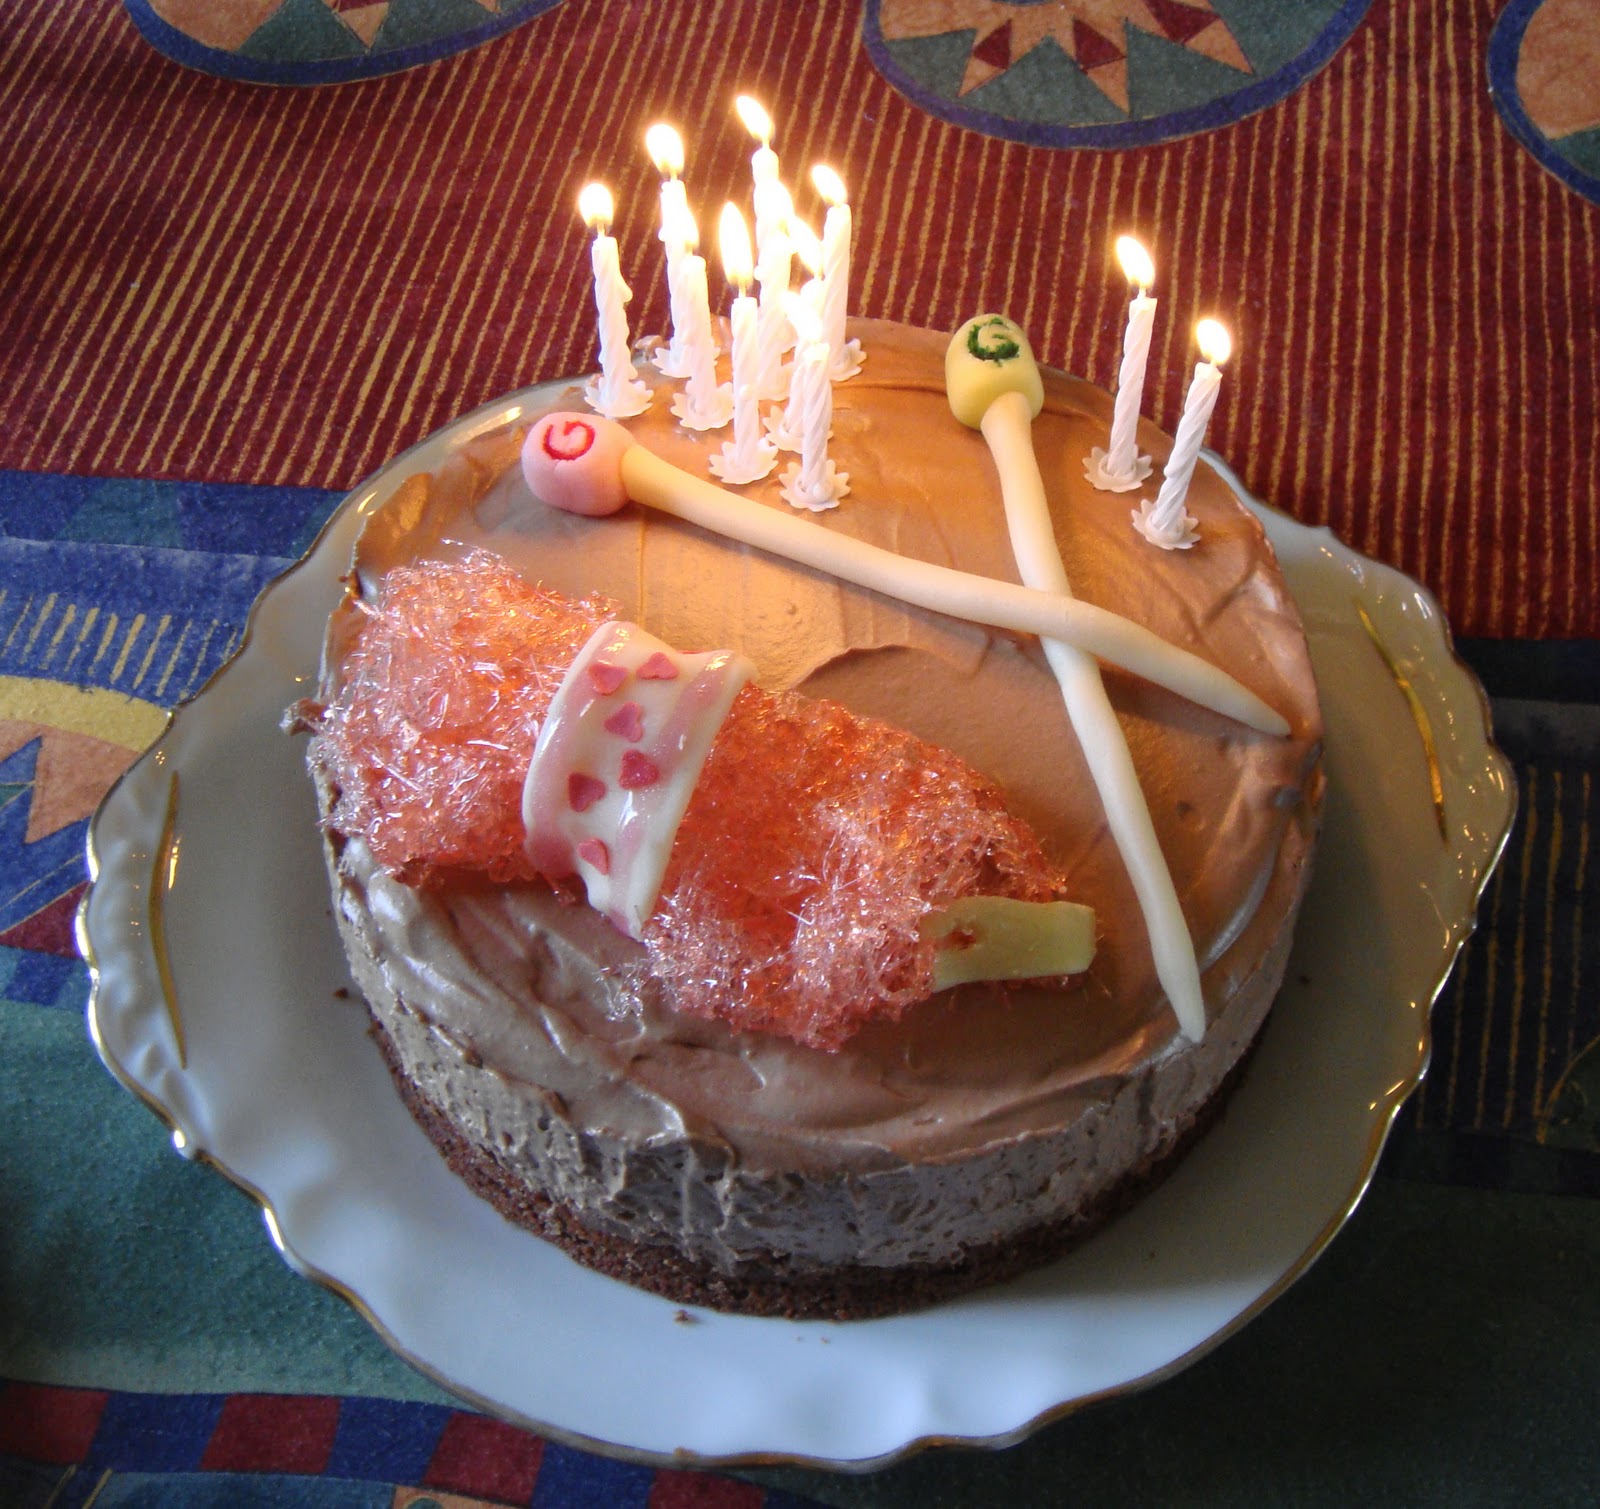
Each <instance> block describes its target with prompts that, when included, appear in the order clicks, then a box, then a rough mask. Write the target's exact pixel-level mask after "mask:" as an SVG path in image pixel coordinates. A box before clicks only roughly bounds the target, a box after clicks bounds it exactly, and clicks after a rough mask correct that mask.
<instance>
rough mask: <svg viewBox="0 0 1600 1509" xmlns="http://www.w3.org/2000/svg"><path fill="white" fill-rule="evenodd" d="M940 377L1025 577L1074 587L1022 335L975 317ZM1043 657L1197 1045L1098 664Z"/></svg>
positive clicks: (1068, 656)
mask: <svg viewBox="0 0 1600 1509" xmlns="http://www.w3.org/2000/svg"><path fill="white" fill-rule="evenodd" d="M980 322H981V323H980ZM991 324H993V325H994V326H995V327H996V328H997V329H998V330H999V334H998V335H996V333H995V331H994V330H989V329H988V327H989V326H990V325H991ZM969 330H971V331H972V334H973V341H972V343H971V344H968V342H967V336H968V332H969ZM986 332H987V333H986ZM996 353H998V354H996ZM945 371H946V378H947V381H948V383H949V387H950V398H951V408H952V409H953V410H954V411H955V413H956V416H957V418H959V419H961V420H962V422H963V423H966V424H971V423H973V416H974V414H976V415H977V426H978V428H979V430H981V432H982V434H983V438H984V439H985V440H986V441H987V442H988V445H989V451H990V454H991V455H993V457H994V463H995V469H996V470H997V471H998V472H999V474H1000V492H1001V497H1002V499H1003V501H1004V504H1005V511H1006V525H1007V527H1008V528H1009V530H1010V532H1011V550H1012V554H1013V555H1014V556H1015V557H1016V561H1017V569H1018V570H1019V571H1020V572H1021V574H1022V579H1023V581H1024V582H1026V583H1027V584H1028V585H1029V586H1030V587H1035V588H1038V589H1040V590H1042V591H1045V592H1053V593H1060V594H1062V595H1063V596H1066V595H1070V593H1071V591H1072V588H1071V586H1070V584H1069V583H1068V581H1067V573H1066V568H1065V567H1064V566H1063V565H1062V564H1061V552H1060V550H1059V549H1058V548H1057V546H1056V537H1055V528H1054V525H1053V524H1052V522H1051V519H1050V504H1049V500H1048V498H1047V497H1046V495H1045V489H1044V479H1043V477H1041V476H1040V474H1039V462H1038V458H1037V456H1036V455H1035V454H1034V449H1033V418H1034V415H1035V414H1036V413H1037V412H1038V409H1039V408H1040V406H1041V405H1042V403H1043V399H1044V394H1043V389H1042V386H1041V383H1040V378H1039V375H1038V368H1037V367H1036V366H1035V365H1034V361H1033V353H1032V352H1031V351H1030V350H1029V349H1028V345H1027V338H1026V337H1025V336H1024V335H1023V334H1022V332H1021V331H1020V330H1018V329H1017V328H1016V327H1014V326H1012V325H1011V324H1010V322H1009V321H999V320H996V318H995V317H994V316H979V317H978V321H969V322H968V324H967V325H965V326H963V327H962V329H961V330H960V331H958V332H957V335H956V338H955V339H954V340H953V341H952V342H951V345H950V352H949V355H948V356H947V358H946V367H945ZM958 388H959V390H960V391H958ZM1044 653H1045V658H1046V660H1048V661H1049V663H1050V669H1051V671H1052V672H1054V674H1055V678H1056V684H1057V685H1058V686H1059V687H1060V688H1061V697H1062V700H1063V701H1064V702H1065V703H1066V708H1067V716H1068V718H1069V719H1070V720H1071V722H1072V726H1073V729H1074V730H1075V732H1076V733H1077V735H1078V742H1079V743H1080V744H1081V745H1082V747H1083V753H1084V758H1085V759H1086V760H1087V761H1088V765H1089V772H1090V774H1091V775H1092V776H1093V778H1094V783H1095V786H1096V788H1097V789H1098V790H1099V792H1100V800H1101V804H1102V805H1103V806H1104V808H1105V813H1106V822H1107V824H1108V825H1109V827H1110V829H1111V835H1112V837H1113V838H1114V839H1115V840H1116V844H1117V849H1118V852H1119V853H1120V854H1121V855H1122V862H1123V863H1124V864H1125V865H1126V866H1127V868H1128V875H1129V878H1130V879H1131V880H1132V881H1133V889H1134V893H1135V895H1136V896H1137V897H1138V900H1139V909H1140V911H1141V912H1143V914H1144V920H1145V929H1146V931H1147V932H1148V933H1149V935H1150V949H1151V953H1152V954H1153V955H1154V958H1155V966H1156V976H1157V978H1158V979H1159V980H1160V981H1161V985H1162V988H1163V989H1164V990H1165V991H1166V993H1167V999H1168V1000H1169V1001H1170V1002H1171V1003H1172V1010H1173V1013H1174V1014H1175V1015H1176V1016H1177V1019H1178V1027H1179V1030H1180V1031H1181V1032H1182V1033H1183V1035H1184V1036H1185V1037H1187V1038H1189V1039H1190V1040H1191V1041H1192V1042H1199V1041H1200V1039H1201V1038H1203V1037H1204V1036H1205V1030H1206V1008H1205V998H1204V995H1203V994H1202V992H1201V988H1200V968H1199V964H1198V962H1197V961H1196V959H1195V952H1194V941H1193V939H1191V938H1190V936H1189V927H1188V924H1187V923H1186V922H1185V921H1184V916H1183V909H1182V907H1180V906H1179V904H1178V893H1177V890H1176V889H1175V887H1174V886H1173V883H1172V873H1171V871H1170V870H1169V869H1168V867H1167V861H1166V857H1165V856H1164V855H1163V854H1162V852H1161V845H1160V842H1159V841H1158V840H1157V838H1156V830H1155V824H1154V823H1152V822H1151V820H1150V807H1149V804H1148V803H1147V802H1146V801H1145V798H1144V792H1143V790H1142V789H1141V788H1140V786H1139V775H1138V772H1137V771H1136V770H1135V769H1134V766H1133V756H1132V754H1131V753H1130V752H1129V750H1128V741H1127V739H1126V738H1124V737H1123V733H1122V726H1121V725H1120V724H1119V723H1118V722H1117V715H1116V712H1115V711H1114V710H1113V708H1112V706H1111V699H1110V698H1109V697H1107V695H1106V689H1105V683H1104V682H1103V681H1102V680H1101V679H1100V668H1099V666H1098V665H1096V664H1095V662H1094V660H1093V658H1092V657H1090V656H1089V655H1086V654H1084V653H1083V651H1082V650H1079V649H1076V648H1074V647H1073V646H1072V645H1069V644H1066V643H1063V642H1062V641H1061V640H1059V639H1046V640H1045V641H1044Z"/></svg>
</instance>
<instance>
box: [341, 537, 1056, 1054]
mask: <svg viewBox="0 0 1600 1509" xmlns="http://www.w3.org/2000/svg"><path fill="white" fill-rule="evenodd" d="M368 614H369V619H368V622H367V624H366V626H365V628H364V630H363V632H362V634H361V637H360V641H359V643H358V645H357V647H356V649H355V650H354V651H353V652H352V653H351V654H350V656H349V657H348V658H347V660H346V662H345V664H344V667H343V670H344V684H343V687H342V690H341V693H340V695H339V697H338V699H337V700H336V701H335V702H334V703H333V704H332V705H330V707H329V708H328V710H327V713H326V715H325V717H324V720H323V724H322V729H321V732H320V735H319V737H320V738H321V739H322V740H323V741H324V744H325V746H326V749H325V757H326V758H327V760H328V763H329V765H330V768H331V769H332V771H333V773H334V775H335V778H336V780H337V782H338V784H339V787H340V796H339V799H338V802H337V805H336V806H335V808H334V811H333V814H332V819H331V822H332V826H334V827H335V828H337V829H339V830H341V831H343V832H346V833H359V834H361V835H362V836H363V837H364V838H365V839H366V841H367V843H368V846H369V847H370V848H371V849H372V851H373V854H374V857H375V858H376V859H377V861H378V863H379V864H380V865H382V866H383V868H384V869H386V870H388V871H389V872H390V873H392V874H394V875H395V876H397V877H398V878H400V879H402V880H405V881H407V882H408V883H424V884H425V883H428V882H429V881H432V880H436V879H439V878H442V877H443V876H445V875H447V874H448V873H449V872H451V871H457V870H462V869H472V870H480V871H485V872H487V873H488V874H489V875H490V876H492V877H493V878H495V879H497V880H502V881H504V880H514V879H527V878H532V870H531V867H530V865H529V863H528V861H527V858H526V856H525V855H524V853H523V830H522V819H521V799H522V783H523V778H524V777H525V775H526V773H527V766H528V760H529V758H530V756H531V754H532V751H533V746H534V742H535V740H536V738H537V735H538V729H539V724H540V721H541V720H542V718H543V717H544V714H545V711H546V709H547V708H548V706H549V703H550V699H551V697H552V696H553V695H554V694H555V691H556V688H557V687H558V686H559V685H560V683H561V678H562V676H563V675H564V674H565V670H566V667H567V665H568V664H569V663H570V662H571V661H572V659H573V658H574V657H575V656H576V654H577V652H578V650H579V649H580V648H581V647H582V645H583V644H584V642H585V641H586V640H587V639H588V637H589V635H590V634H591V632H592V631H593V629H594V627H595V625H596V624H597V623H599V622H600V621H602V620H603V619H604V618H605V617H607V616H609V607H608V605H606V604H605V603H603V602H599V601H593V600H591V601H588V602H584V603H579V604H575V603H572V602H570V601H569V600H567V599H565V598H563V597H561V596H559V595H558V594H555V593H551V592H545V591H543V590H541V589H538V588H535V587H532V586H530V585H528V583H526V582H525V581H524V580H523V579H522V578H521V577H520V576H518V575H517V574H516V573H515V572H513V571H511V569H510V568H509V567H507V566H506V565H505V564H504V563H503V562H501V561H499V560H498V559H497V558H496V557H493V556H490V555H488V554H486V553H474V554H473V555H471V556H469V557H467V558H466V559H465V560H464V561H463V562H461V563H460V564H458V565H453V566H445V565H423V566H415V567H408V568H404V569H401V570H396V571H393V572H391V573H390V574H389V576H388V577H387V578H386V579H385V582H384V586H383V592H382V595H381V597H380V599H379V601H378V602H377V603H376V604H375V605H373V606H371V607H370V608H369V609H368ZM706 648H720V647H719V646H708V647H706ZM1061 891H1062V888H1061V885H1060V882H1059V877H1058V876H1057V875H1056V874H1055V873H1054V872H1053V871H1052V869H1051V867H1050V866H1049V864H1048V862H1047V861H1046V859H1045V857H1044V855H1043V852H1042V851H1041V849H1040V847H1039V844H1038V840H1037V839H1036V838H1035V837H1034V835H1033V833H1032V832H1031V830H1029V829H1028V828H1027V827H1026V826H1025V825H1024V824H1022V823H1021V822H1020V821H1018V820H1017V819H1016V818H1014V817H1012V816H1011V815H1010V814H1009V813H1008V812H1007V811H1006V810H1005V807H1004V804H1003V801H1002V798H1001V796H1000V793H999V791H998V790H997V788H996V787H995V786H994V785H993V784H992V783H991V782H990V781H988V780H987V779H986V778H985V777H983V776H981V775H979V774H978V773H977V772H976V771H974V770H972V769H970V768H969V767H968V766H966V765H965V764H963V763H962V762H961V761H960V760H958V759H957V758H956V757H955V756H954V755H951V754H949V753H948V752H946V751H944V750H941V749H938V748H935V747H933V746H931V745H928V744H925V743H923V742H922V741H921V740H920V739H917V738H915V737H914V736H912V735H910V734H907V733H904V732H902V731H901V730H899V729H896V728H893V727H890V726H889V725H886V724H883V723H879V722H877V721H875V720H873V719H869V718H862V717H857V716H856V715H854V714H852V713H850V712H848V711H847V710H846V709H844V708H842V707H839V706H837V705H835V704H833V703H827V702H817V701H812V700H810V699H807V698H804V697H801V696H798V695H796V694H793V693H784V694H780V695H777V696H774V695H771V694H768V693H766V692H763V691H761V690H759V689H758V688H756V687H753V686H747V687H745V688H744V690H743V691H741V692H740V693H739V696H738V697H737V699H736V700H735V702H734V705H733V709H732V711H731V712H730V713H729V715H728V718H727V720H726V722H725V723H724V724H723V726H722V729H721V730H720V732H719V733H718V735H717V739H716V742H715V744H714V745H713V747H712V750H711V754H710V756H709V757H708V759H707V761H706V764H705V768H704V769H703V771H702V772H701V777H700V780H699V783H698V784H697V786H696V788H695V793H694V796H693V798H692V799H691V801H690V803H689V808H688V811H687V812H686V814H685V815H684V819H683V822H682V825H681V827H680V828H679V830H678V837H677V840H676V842H675V844H674V847H673V850H672V858H671V860H670V862H669V864H668V868H667V873H666V877H665V880H664V882H663V885H662V891H661V895H660V898H659V900H658V902H657V906H656V910H655V913H654V914H653V915H652V917H651V919H650V921H649V922H648V924H647V925H646V927H645V930H644V938H643V942H644V945H645V948H646V950H647V951H648V954H649V961H650V973H651V974H652V975H653V976H654V977H655V978H656V979H657V980H658V981H660V982H661V983H662V984H663V985H664V986H666V988H667V989H668V991H669V992H670V997H671V1000H672V1003H673V1005H674V1006H675V1007H677V1008H678V1009H680V1010H686V1011H690V1012H693V1013H696V1014H698V1015H703V1016H712V1017H718V1018H721V1019H723V1020H725V1021H727V1022H728V1023H730V1024H731V1025H733V1026H735V1027H738V1028H744V1029H750V1030H755V1031H762V1032H773V1033H781V1034H783V1035H785V1036H788V1037H791V1038H793V1039H795V1040H796V1041H798V1042H801V1043H804V1044H806V1045H808V1046H811V1047H817V1048H824V1049H834V1048H837V1047H839V1046H840V1045H842V1044H843V1043H844V1042H845V1041H847V1040H848V1039H849V1038H850V1037H851V1036H852V1035H853V1034H854V1033H855V1032H856V1031H858V1030H859V1029H860V1028H861V1027H863V1026H864V1025H865V1024H866V1023H867V1022H868V1021H869V1020H870V1019H872V1018H873V1017H877V1016H887V1017H889V1018H894V1017H898V1016H899V1015H901V1014H902V1013H903V1012H904V1011H905V1010H906V1009H907V1008H909V1007H910V1006H911V1005H913V1004H914V1003H915V1002H917V1001H920V1000H922V999H924V998H925V997H926V996H927V995H929V994H930V993H931V990H932V965H933V944H932V943H931V942H928V941H926V940H924V939H922V938H921V937H919V935H918V926H917V924H918V922H919V920H920V919H921V918H922V917H923V916H924V915H925V914H926V913H927V912H928V910H929V909H930V908H931V907H934V906H937V905H938V904H939V903H941V902H944V901H949V900H953V899H955V898H956V897H958V896H964V895H975V894H981V895H1006V896H1015V897H1018V898H1021V899H1024V900H1031V901H1042V900H1049V899H1053V898H1054V897H1056V896H1059V895H1060V894H1061Z"/></svg>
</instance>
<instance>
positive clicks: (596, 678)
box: [589, 660, 642, 697]
mask: <svg viewBox="0 0 1600 1509" xmlns="http://www.w3.org/2000/svg"><path fill="white" fill-rule="evenodd" d="M641 674H642V673H641ZM627 679H628V671H627V667H626V666H620V665H614V664H613V663H612V662H611V661H609V660H591V661H590V662H589V685H590V686H592V687H593V688H594V689H595V690H596V691H597V692H599V693H600V695H601V696H602V697H609V696H610V695H611V694H612V692H614V691H616V689H617V688H618V687H619V686H621V685H622V683H623V682H624V681H626V680H627Z"/></svg>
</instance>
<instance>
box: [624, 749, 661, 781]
mask: <svg viewBox="0 0 1600 1509" xmlns="http://www.w3.org/2000/svg"><path fill="white" fill-rule="evenodd" d="M660 779H661V772H660V771H659V770H658V769H657V768H656V762H655V761H654V760H652V759H651V758H650V757H649V756H648V755H642V754H640V753H639V751H638V750H637V749H628V750H624V751H623V755H622V774H621V775H620V776H618V778H617V784H618V785H619V786H621V787H622V789H623V790H624V791H643V790H644V789H645V788H646V787H649V786H654V785H655V783H656V782H657V781H659V780H660Z"/></svg>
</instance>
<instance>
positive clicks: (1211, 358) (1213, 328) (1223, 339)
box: [1194, 320, 1233, 367]
mask: <svg viewBox="0 0 1600 1509" xmlns="http://www.w3.org/2000/svg"><path fill="white" fill-rule="evenodd" d="M1194 338H1195V340H1196V341H1197V342H1198V343H1199V346H1200V354H1201V356H1203V357H1205V359H1206V360H1207V361H1208V362H1210V363H1211V365H1212V366H1213V367H1220V366H1221V365H1222V364H1223V363H1224V362H1225V361H1227V359H1228V358H1229V357H1230V356H1232V355H1233V337H1232V336H1231V335H1229V334H1228V330H1227V327H1226V326H1225V325H1222V324H1219V323H1218V322H1217V321H1216V320H1201V321H1200V323H1199V324H1198V325H1196V326H1195V327H1194Z"/></svg>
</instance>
